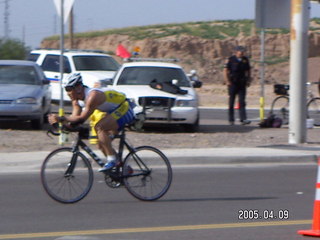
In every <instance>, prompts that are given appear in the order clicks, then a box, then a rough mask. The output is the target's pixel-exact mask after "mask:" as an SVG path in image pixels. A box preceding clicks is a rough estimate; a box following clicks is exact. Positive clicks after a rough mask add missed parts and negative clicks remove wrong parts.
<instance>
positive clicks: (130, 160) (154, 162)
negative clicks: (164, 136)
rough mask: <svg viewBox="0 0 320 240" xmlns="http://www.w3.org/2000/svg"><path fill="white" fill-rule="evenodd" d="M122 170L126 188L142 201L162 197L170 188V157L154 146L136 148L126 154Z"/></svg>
mask: <svg viewBox="0 0 320 240" xmlns="http://www.w3.org/2000/svg"><path fill="white" fill-rule="evenodd" d="M122 171H123V176H124V179H123V180H124V184H125V186H126V189H127V190H128V191H129V193H130V194H131V195H132V196H134V197H135V198H137V199H139V200H142V201H153V200H156V199H159V198H161V197H162V196H163V195H164V194H165V193H166V192H167V191H168V190H169V188H170V185H171V181H172V169H171V165H170V162H169V160H168V158H167V157H166V156H165V155H164V154H163V153H162V152H161V151H160V150H158V149H156V148H154V147H149V146H141V147H138V148H135V150H134V151H132V152H130V153H129V154H128V155H127V156H126V158H125V160H124V163H123V170H122Z"/></svg>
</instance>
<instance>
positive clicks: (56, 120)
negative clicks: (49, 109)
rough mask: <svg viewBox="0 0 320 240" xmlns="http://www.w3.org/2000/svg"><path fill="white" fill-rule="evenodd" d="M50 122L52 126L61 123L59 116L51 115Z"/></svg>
mask: <svg viewBox="0 0 320 240" xmlns="http://www.w3.org/2000/svg"><path fill="white" fill-rule="evenodd" d="M48 121H49V123H50V125H54V124H56V123H59V117H58V115H57V114H49V115H48Z"/></svg>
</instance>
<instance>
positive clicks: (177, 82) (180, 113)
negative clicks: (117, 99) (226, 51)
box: [110, 61, 201, 131]
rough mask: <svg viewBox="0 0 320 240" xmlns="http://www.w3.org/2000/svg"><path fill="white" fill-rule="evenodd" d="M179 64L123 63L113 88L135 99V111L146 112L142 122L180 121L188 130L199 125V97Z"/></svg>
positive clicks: (173, 122) (114, 80) (198, 83)
mask: <svg viewBox="0 0 320 240" xmlns="http://www.w3.org/2000/svg"><path fill="white" fill-rule="evenodd" d="M200 86H201V82H200V81H197V82H193V81H191V80H190V78H189V77H188V76H187V75H186V74H185V72H184V70H183V69H182V67H180V66H179V65H177V64H173V63H165V62H148V61H144V62H131V63H124V64H123V65H122V66H121V68H120V69H119V71H118V72H117V74H116V76H115V78H114V79H113V82H112V86H110V87H112V88H114V89H116V90H118V91H121V92H123V93H125V94H126V95H127V98H129V99H131V100H132V101H134V102H135V104H136V105H137V107H136V108H135V112H136V113H138V112H144V113H145V123H155V124H182V125H184V126H185V127H186V130H188V131H196V130H197V128H198V126H199V109H198V97H197V94H196V92H195V90H194V87H200Z"/></svg>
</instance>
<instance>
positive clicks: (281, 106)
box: [271, 96, 289, 124]
mask: <svg viewBox="0 0 320 240" xmlns="http://www.w3.org/2000/svg"><path fill="white" fill-rule="evenodd" d="M271 114H274V115H276V116H277V117H280V118H281V119H282V122H283V124H288V122H289V98H288V97H287V96H279V97H277V98H275V99H274V100H273V102H272V104H271Z"/></svg>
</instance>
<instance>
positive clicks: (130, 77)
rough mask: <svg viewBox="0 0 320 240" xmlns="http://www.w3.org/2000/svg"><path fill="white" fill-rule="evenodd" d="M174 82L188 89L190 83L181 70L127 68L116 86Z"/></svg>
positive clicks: (168, 68)
mask: <svg viewBox="0 0 320 240" xmlns="http://www.w3.org/2000/svg"><path fill="white" fill-rule="evenodd" d="M153 80H156V81H157V82H158V83H164V82H170V83H171V82H172V80H177V81H175V82H176V83H175V84H176V85H177V86H179V87H190V81H189V80H188V78H187V77H186V75H185V74H184V72H183V70H182V69H179V68H170V67H127V68H125V69H124V70H123V72H122V73H121V76H120V77H119V81H118V85H149V84H150V82H151V81H153Z"/></svg>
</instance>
